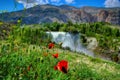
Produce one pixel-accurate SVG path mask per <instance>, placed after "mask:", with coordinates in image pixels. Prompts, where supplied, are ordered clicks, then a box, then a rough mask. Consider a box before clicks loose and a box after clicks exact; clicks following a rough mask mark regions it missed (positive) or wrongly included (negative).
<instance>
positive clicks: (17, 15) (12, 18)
mask: <svg viewBox="0 0 120 80" xmlns="http://www.w3.org/2000/svg"><path fill="white" fill-rule="evenodd" d="M18 19H22V23H23V24H39V23H50V22H56V21H57V22H60V23H66V22H67V21H72V22H73V23H76V22H77V23H84V22H108V23H111V24H116V25H120V8H99V7H89V6H85V7H81V8H76V7H73V6H69V5H60V6H54V5H50V4H46V5H37V6H34V7H32V8H28V9H26V10H20V11H16V12H9V13H2V14H0V21H4V22H16V21H17V20H18Z"/></svg>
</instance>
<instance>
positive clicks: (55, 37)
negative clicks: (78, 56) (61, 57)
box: [47, 32, 94, 56]
mask: <svg viewBox="0 0 120 80" xmlns="http://www.w3.org/2000/svg"><path fill="white" fill-rule="evenodd" d="M47 34H50V35H52V41H54V42H55V43H60V42H62V47H63V48H66V47H68V48H70V50H72V51H76V52H83V53H84V54H86V55H89V56H94V53H93V52H92V51H89V50H87V49H86V48H85V47H84V46H82V44H81V43H80V34H72V33H68V32H47Z"/></svg>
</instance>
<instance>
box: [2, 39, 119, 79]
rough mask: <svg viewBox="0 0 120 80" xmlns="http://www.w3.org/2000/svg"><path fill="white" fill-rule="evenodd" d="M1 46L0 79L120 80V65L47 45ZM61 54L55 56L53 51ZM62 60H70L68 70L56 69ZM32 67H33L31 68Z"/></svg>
mask: <svg viewBox="0 0 120 80" xmlns="http://www.w3.org/2000/svg"><path fill="white" fill-rule="evenodd" d="M14 45H15V46H14V47H13V46H11V43H9V42H5V41H4V42H2V45H0V80H17V79H20V80H41V79H42V80H119V79H120V65H119V64H116V63H113V62H109V61H103V60H100V59H97V58H92V57H89V56H86V55H83V54H79V53H74V52H70V51H68V50H62V49H59V48H54V49H48V48H47V46H38V45H28V44H26V43H21V44H14ZM54 53H58V54H59V57H58V58H57V59H56V58H54V57H53V56H52V54H54ZM60 60H67V61H68V63H69V68H68V73H67V74H65V73H62V72H60V71H58V70H54V66H55V65H56V64H57V62H58V61H60ZM28 66H30V70H28Z"/></svg>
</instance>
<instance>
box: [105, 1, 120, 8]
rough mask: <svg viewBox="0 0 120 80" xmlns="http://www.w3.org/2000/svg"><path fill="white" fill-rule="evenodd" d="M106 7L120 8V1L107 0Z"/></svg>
mask: <svg viewBox="0 0 120 80" xmlns="http://www.w3.org/2000/svg"><path fill="white" fill-rule="evenodd" d="M104 5H105V7H120V0H106V1H105V3H104Z"/></svg>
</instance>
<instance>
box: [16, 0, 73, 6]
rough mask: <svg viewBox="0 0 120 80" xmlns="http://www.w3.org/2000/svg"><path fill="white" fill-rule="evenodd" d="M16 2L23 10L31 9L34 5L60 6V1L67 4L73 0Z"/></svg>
mask: <svg viewBox="0 0 120 80" xmlns="http://www.w3.org/2000/svg"><path fill="white" fill-rule="evenodd" d="M16 1H17V2H18V3H21V4H23V5H24V7H25V8H30V7H33V6H34V5H41V4H50V3H54V4H55V3H56V4H59V3H60V4H61V2H62V1H65V2H66V3H68V4H70V3H73V2H74V0H16Z"/></svg>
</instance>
